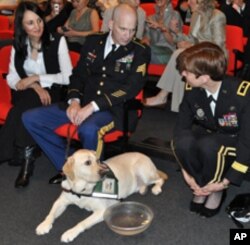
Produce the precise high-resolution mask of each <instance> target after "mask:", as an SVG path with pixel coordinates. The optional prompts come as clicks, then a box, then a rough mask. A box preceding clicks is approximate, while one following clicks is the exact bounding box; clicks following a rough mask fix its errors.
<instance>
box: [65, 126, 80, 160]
mask: <svg viewBox="0 0 250 245" xmlns="http://www.w3.org/2000/svg"><path fill="white" fill-rule="evenodd" d="M71 126H74V125H73V124H71V123H70V124H69V125H68V128H67V144H66V150H65V160H67V159H68V156H69V150H70V144H71V140H72V139H73V137H74V135H75V134H76V132H77V130H78V126H75V129H74V130H73V132H72V134H71V135H70V128H71Z"/></svg>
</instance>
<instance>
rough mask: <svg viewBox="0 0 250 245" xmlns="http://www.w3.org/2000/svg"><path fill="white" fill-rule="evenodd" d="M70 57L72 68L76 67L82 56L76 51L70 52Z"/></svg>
mask: <svg viewBox="0 0 250 245" xmlns="http://www.w3.org/2000/svg"><path fill="white" fill-rule="evenodd" d="M69 56H70V59H71V63H72V66H73V67H75V66H76V65H77V62H78V60H79V58H80V54H79V53H77V52H75V51H69Z"/></svg>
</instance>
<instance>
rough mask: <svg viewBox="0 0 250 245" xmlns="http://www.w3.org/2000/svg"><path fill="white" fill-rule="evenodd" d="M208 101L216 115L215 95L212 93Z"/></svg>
mask: <svg viewBox="0 0 250 245" xmlns="http://www.w3.org/2000/svg"><path fill="white" fill-rule="evenodd" d="M207 99H208V103H209V105H210V108H211V111H212V113H213V115H214V112H215V106H216V100H215V99H214V97H213V96H212V95H210V96H208V98H207Z"/></svg>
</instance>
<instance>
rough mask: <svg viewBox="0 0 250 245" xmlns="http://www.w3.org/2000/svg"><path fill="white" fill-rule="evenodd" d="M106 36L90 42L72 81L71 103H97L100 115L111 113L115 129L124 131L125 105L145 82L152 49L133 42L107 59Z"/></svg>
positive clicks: (70, 86)
mask: <svg viewBox="0 0 250 245" xmlns="http://www.w3.org/2000/svg"><path fill="white" fill-rule="evenodd" d="M107 36H108V34H107V33H106V34H104V33H100V34H97V35H92V36H89V37H88V38H87V40H86V42H85V44H84V46H83V48H82V50H81V56H80V61H79V62H78V65H77V67H76V68H75V69H74V70H73V74H72V76H71V77H70V85H69V91H68V99H71V98H79V99H80V100H81V103H82V105H86V104H87V103H89V102H91V101H95V102H96V104H97V105H98V107H99V108H100V110H101V111H103V110H110V111H111V112H112V114H113V116H114V121H115V126H116V128H118V129H121V128H122V122H123V104H124V102H125V101H127V100H129V99H132V98H134V97H135V96H136V95H137V94H138V93H139V91H140V90H141V89H142V88H143V86H144V84H145V82H146V71H147V65H148V63H149V61H150V49H149V47H147V46H145V45H143V44H141V43H140V42H139V41H138V40H136V39H134V40H133V41H131V42H130V43H129V44H128V45H126V46H120V47H119V48H118V49H117V50H116V51H115V53H113V54H112V55H111V56H109V57H108V58H106V59H104V48H105V43H106V39H107ZM134 116H135V114H134ZM132 126H133V125H130V129H132V130H133V127H132Z"/></svg>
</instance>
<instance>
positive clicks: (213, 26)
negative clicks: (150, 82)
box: [145, 0, 227, 112]
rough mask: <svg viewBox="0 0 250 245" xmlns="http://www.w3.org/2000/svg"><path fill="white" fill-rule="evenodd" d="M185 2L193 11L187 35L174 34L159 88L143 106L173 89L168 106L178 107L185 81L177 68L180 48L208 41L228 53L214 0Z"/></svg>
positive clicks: (222, 22)
mask: <svg viewBox="0 0 250 245" xmlns="http://www.w3.org/2000/svg"><path fill="white" fill-rule="evenodd" d="M188 2H189V5H190V7H191V9H192V13H193V14H192V18H191V25H190V32H189V35H187V36H186V35H184V34H183V33H178V34H177V36H176V42H177V46H178V49H177V50H176V51H175V52H174V53H173V55H172V56H171V58H170V60H169V62H168V65H167V67H166V68H165V70H164V72H163V74H162V76H161V78H160V80H159V81H158V83H157V87H159V88H160V89H161V90H160V92H159V93H158V94H157V95H156V96H154V97H150V98H147V99H146V100H145V105H146V106H156V105H161V104H166V103H167V97H168V94H169V93H172V101H171V102H172V104H171V110H172V111H174V112H178V111H179V105H180V103H181V101H182V98H183V93H184V87H185V83H184V82H183V81H182V76H181V74H180V73H179V72H178V70H176V57H177V56H178V54H179V53H180V52H182V51H183V49H185V48H188V47H190V46H192V45H194V44H196V43H198V42H204V41H211V42H213V43H216V44H217V45H218V46H220V47H221V48H222V49H223V50H224V52H225V54H226V55H227V50H226V46H225V39H226V37H225V36H226V35H225V25H226V17H225V15H224V14H223V13H222V12H221V11H219V10H218V9H215V6H214V0H189V1H188Z"/></svg>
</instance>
